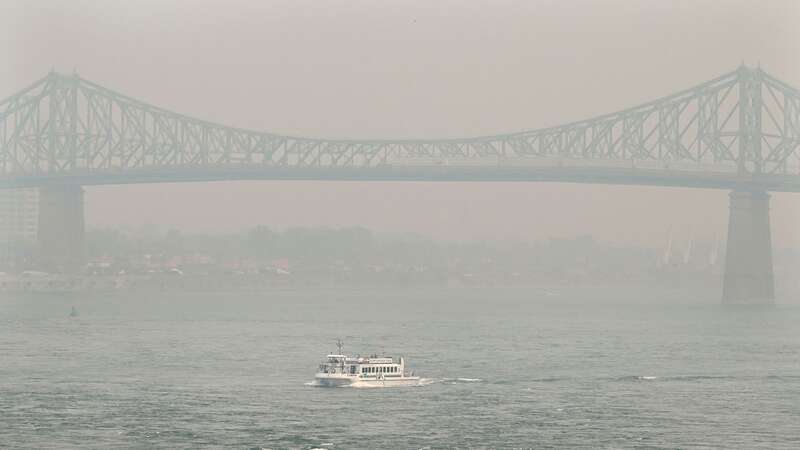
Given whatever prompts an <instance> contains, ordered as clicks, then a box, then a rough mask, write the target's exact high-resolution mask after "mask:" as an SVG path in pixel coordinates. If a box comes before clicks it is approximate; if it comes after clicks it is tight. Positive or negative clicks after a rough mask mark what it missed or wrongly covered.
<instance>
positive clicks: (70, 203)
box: [37, 184, 85, 273]
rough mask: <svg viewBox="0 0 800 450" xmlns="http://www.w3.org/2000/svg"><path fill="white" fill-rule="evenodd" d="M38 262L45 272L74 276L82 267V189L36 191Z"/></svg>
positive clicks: (56, 187) (59, 187)
mask: <svg viewBox="0 0 800 450" xmlns="http://www.w3.org/2000/svg"><path fill="white" fill-rule="evenodd" d="M37 240H38V245H37V262H38V265H39V266H40V267H41V268H42V269H44V270H46V271H48V272H58V273H76V272H79V271H81V270H82V269H83V266H84V265H85V249H84V218H83V188H82V187H81V186H79V185H73V184H59V185H48V186H44V187H41V188H39V230H38V233H37Z"/></svg>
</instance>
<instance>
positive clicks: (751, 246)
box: [722, 190, 775, 305]
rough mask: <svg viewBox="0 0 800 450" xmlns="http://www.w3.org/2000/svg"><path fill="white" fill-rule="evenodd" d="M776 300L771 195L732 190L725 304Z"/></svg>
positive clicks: (750, 303) (723, 297) (724, 293)
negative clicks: (770, 210)
mask: <svg viewBox="0 0 800 450" xmlns="http://www.w3.org/2000/svg"><path fill="white" fill-rule="evenodd" d="M774 300H775V281H774V279H773V272H772V238H771V234H770V222H769V194H768V193H766V192H765V191H749V190H740V191H733V192H731V193H730V218H729V219H728V245H727V254H726V256H725V276H724V280H723V285H722V303H723V304H746V305H752V304H771V303H773V302H774Z"/></svg>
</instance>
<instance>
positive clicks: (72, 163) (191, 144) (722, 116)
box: [0, 66, 800, 301]
mask: <svg viewBox="0 0 800 450" xmlns="http://www.w3.org/2000/svg"><path fill="white" fill-rule="evenodd" d="M245 179H246V180H257V179H272V180H289V179H298V180H300V179H306V180H309V179H313V180H365V181H366V180H407V181H557V182H578V183H605V184H634V185H652V186H676V187H693V188H715V189H728V190H731V191H733V192H732V194H731V220H730V223H729V237H728V251H727V254H728V257H727V269H726V281H725V286H724V291H725V292H724V294H723V295H724V298H726V299H729V300H731V301H738V300H739V299H741V298H745V297H746V298H754V297H757V298H767V297H769V298H771V297H772V295H773V294H772V258H771V250H770V237H769V214H768V198H769V196H768V194H767V192H769V191H779V192H800V90H798V89H796V88H794V87H792V86H790V85H789V84H787V83H784V82H782V81H780V80H778V79H777V78H775V77H773V76H771V75H769V74H767V73H766V72H764V71H763V70H761V69H760V68H749V67H745V66H741V67H739V68H737V69H736V70H734V71H732V72H729V73H727V74H724V75H722V76H719V77H717V78H714V79H713V80H710V81H707V82H705V83H702V84H700V85H697V86H694V87H692V88H689V89H686V90H683V91H680V92H677V93H674V94H672V95H668V96H666V97H662V98H660V99H657V100H654V101H651V102H648V103H644V104H642V105H639V106H635V107H632V108H629V109H625V110H622V111H618V112H614V113H611V114H606V115H603V116H599V117H595V118H592V119H588V120H582V121H579V122H573V123H569V124H565V125H560V126H555V127H550V128H542V129H537V130H532V131H522V132H518V133H511V134H503V135H493V136H478V137H471V138H458V139H402V140H370V139H363V140H356V139H321V138H304V137H295V136H287V135H281V134H276V133H269V132H259V131H251V130H245V129H241V128H234V127H228V126H223V125H219V124H215V123H211V122H208V121H204V120H201V119H197V118H192V117H189V116H185V115H181V114H177V113H174V112H171V111H167V110H165V109H163V108H159V107H157V106H154V105H151V104H148V103H145V102H142V101H140V100H137V99H133V98H130V97H127V96H125V95H123V94H121V93H118V92H115V91H113V90H110V89H107V88H105V87H102V86H100V85H98V84H95V83H92V82H90V81H88V80H84V79H82V78H80V77H79V76H78V75H77V74H72V75H62V74H58V73H55V72H51V73H50V74H48V75H47V76H45V77H44V78H42V79H40V80H39V81H37V82H35V83H33V84H32V85H31V86H29V87H27V88H25V89H23V90H22V91H20V92H18V93H16V94H14V95H12V96H10V97H8V98H6V99H4V100H2V101H0V188H18V187H39V188H40V189H41V192H42V198H43V199H44V201H43V203H42V205H43V206H42V207H41V208H40V209H41V210H42V211H41V212H40V216H41V219H42V220H40V223H41V229H40V232H39V235H40V245H41V246H42V247H54V246H55V247H58V246H59V245H60V246H61V247H64V248H61V249H60V250H58V249H54V250H53V251H43V253H45V254H47V253H53V254H58V253H62V254H66V253H70V254H73V255H75V254H77V253H80V250H79V248H78V247H80V245H81V238H80V237H79V236H78V234H80V235H81V236H82V233H83V219H82V217H83V216H82V189H81V186H85V185H97V184H121V183H153V182H176V181H214V180H245ZM69 205H71V206H69ZM758 211H761V212H758ZM762 216H763V217H762ZM67 218H71V219H67ZM78 218H80V219H78ZM65 220H66V221H67V222H70V223H73V225H72V226H71V228H73V229H74V233H72V232H70V233H72V234H75V236H74V238H73V239H71V241H74V243H73V244H68V243H65V242H64V241H65V239H64V238H63V237H59V235H63V234H64V228H63V227H64V226H65V225H63V223H62V222H64V221H65ZM70 233H67V234H70ZM48 236H49V237H48ZM67 241H70V239H67ZM745 241H748V242H750V241H755V242H756V244H753V245H754V247H752V248H751V247H750V246H748V245H749V244H748V245H745ZM48 242H49V243H48ZM740 244H741V245H740ZM70 245H71V247H70ZM68 247H69V248H71V249H68ZM740 247H741V248H740ZM765 248H766V250H764V249H765ZM76 252H77V253H76ZM754 252H755V253H754ZM765 252H766V253H765ZM731 255H733V256H731ZM737 255H740V256H737ZM754 255H756V256H754ZM731 258H734V259H733V260H732V259H731ZM737 258H738V259H737ZM55 259H56V260H59V261H60V263H61V265H69V264H67V263H68V262H69V261H71V260H74V261H79V260H80V258H79V257H77V256H74V257H72V258H69V257H66V256H64V255H62V256H61V257H60V259H59V258H55ZM748 261H749V262H748ZM729 275H730V276H729ZM743 280H744V281H743Z"/></svg>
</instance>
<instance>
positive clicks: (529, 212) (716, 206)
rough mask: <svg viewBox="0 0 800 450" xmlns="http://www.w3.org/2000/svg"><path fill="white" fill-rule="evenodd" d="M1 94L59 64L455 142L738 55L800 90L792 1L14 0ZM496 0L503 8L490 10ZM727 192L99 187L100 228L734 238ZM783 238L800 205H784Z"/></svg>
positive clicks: (175, 93)
mask: <svg viewBox="0 0 800 450" xmlns="http://www.w3.org/2000/svg"><path fill="white" fill-rule="evenodd" d="M2 5H3V6H2V14H0V29H2V30H4V32H3V33H4V34H5V35H6V36H5V38H4V39H3V40H2V43H0V48H2V54H4V55H5V58H4V67H5V70H3V71H1V72H0V97H4V96H6V95H9V94H11V93H13V92H15V91H17V90H19V89H20V88H22V87H24V86H26V85H28V84H29V83H30V82H31V81H32V80H34V79H38V78H40V77H42V76H44V75H45V74H46V73H47V72H48V71H49V70H51V69H53V68H54V69H56V70H59V71H62V72H71V71H73V70H74V71H77V72H78V73H79V74H80V75H81V76H83V77H85V78H87V79H90V80H92V81H95V82H98V83H100V84H102V85H105V86H107V87H110V88H112V89H115V90H118V91H120V92H124V93H126V94H128V95H130V96H133V97H135V98H139V99H142V100H145V101H148V102H150V103H153V104H156V105H159V106H162V107H165V108H168V109H171V110H174V111H177V112H181V113H185V114H189V115H193V116H196V117H200V118H203V119H208V120H211V121H215V122H219V123H224V124H229V125H234V126H238V127H245V128H251V129H255V130H264V131H274V132H279V133H286V134H292V135H302V136H308V137H347V138H404V137H419V138H432V137H462V136H474V135H482V134H493V133H501V132H510V131H517V130H526V129H534V128H540V127H544V126H550V125H557V124H561V123H565V122H570V121H574V120H578V119H582V118H586V117H590V116H594V115H599V114H603V113H607V112H611V111H614V110H618V109H622V108H626V107H629V106H633V105H635V104H638V103H641V102H644V101H648V100H651V99H654V98H657V97H661V96H663V95H667V94H670V93H672V92H675V91H677V90H680V89H684V88H686V87H689V86H692V85H694V84H697V83H700V82H703V81H705V80H708V79H710V78H712V77H715V76H717V75H720V74H722V73H725V72H727V71H730V70H732V69H734V68H735V67H736V66H738V65H739V64H741V63H742V62H744V63H747V64H751V65H756V64H759V63H760V64H761V66H762V67H764V68H766V69H767V70H768V71H770V73H773V74H775V75H776V76H778V77H780V78H783V79H784V80H785V81H787V82H789V83H790V84H793V85H800V61H799V60H798V57H797V55H798V46H799V45H800V44H798V43H800V30H799V29H798V27H797V24H798V23H800V3H797V2H795V1H771V2H745V1H727V2H719V1H685V2H634V1H616V2H603V3H602V4H600V3H599V2H590V1H582V2H577V1H572V2H557V1H550V2H548V1H539V2H527V1H492V2H479V1H439V2H427V1H404V2H370V1H328V2H316V1H305V0H291V1H268V2H262V1H238V2H225V3H224V5H223V4H222V3H221V2H211V1H195V2H164V1H149V2H108V1H102V2H101V1H94V2H92V1H69V2H67V1H61V2H37V3H36V4H35V5H33V4H30V3H28V2H5V3H3V4H2ZM490 5H491V8H490V7H489V6H490ZM727 195H728V193H727V192H726V191H710V190H683V189H674V188H670V189H662V188H642V187H636V188H632V187H624V186H601V185H568V184H548V183H513V184H512V183H474V184H470V183H370V184H363V183H351V182H220V183H198V184H160V185H136V186H104V187H89V188H87V194H86V204H87V225H88V226H89V227H111V226H114V227H116V226H138V225H140V224H144V223H155V224H159V225H162V226H171V227H177V228H180V229H183V230H189V231H193V230H194V231H204V232H209V231H210V232H219V231H230V230H238V229H242V228H247V227H251V226H253V225H255V224H266V225H269V226H272V227H277V228H285V227H290V226H295V225H305V226H348V225H360V226H366V227H368V228H372V229H375V230H378V231H403V232H407V231H412V232H418V233H422V234H425V235H430V236H433V237H436V238H441V239H458V240H465V239H483V238H520V239H526V240H538V239H544V238H548V237H552V236H574V235H582V234H591V235H593V236H594V237H595V238H597V239H601V240H607V241H622V242H633V243H638V244H646V245H652V246H659V245H663V243H664V241H665V239H666V234H667V230H668V229H669V228H674V229H676V230H679V232H680V233H684V234H687V235H688V234H690V233H692V234H694V235H699V236H701V237H707V238H712V237H714V236H721V235H724V233H725V225H726V223H727V208H728V202H727ZM771 210H772V223H773V239H774V245H775V247H797V246H800V233H798V231H797V228H798V227H797V224H798V223H800V207H798V205H797V202H796V201H794V200H793V197H792V195H790V194H774V195H773V200H772V202H771Z"/></svg>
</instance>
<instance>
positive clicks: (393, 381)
mask: <svg viewBox="0 0 800 450" xmlns="http://www.w3.org/2000/svg"><path fill="white" fill-rule="evenodd" d="M314 381H315V383H314V384H315V385H317V386H321V387H345V386H350V387H394V386H418V385H419V384H420V381H419V377H392V378H389V377H386V378H383V379H375V378H359V377H357V376H346V375H345V376H342V375H339V376H335V375H317V376H316V377H315V379H314Z"/></svg>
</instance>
